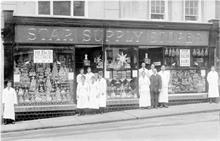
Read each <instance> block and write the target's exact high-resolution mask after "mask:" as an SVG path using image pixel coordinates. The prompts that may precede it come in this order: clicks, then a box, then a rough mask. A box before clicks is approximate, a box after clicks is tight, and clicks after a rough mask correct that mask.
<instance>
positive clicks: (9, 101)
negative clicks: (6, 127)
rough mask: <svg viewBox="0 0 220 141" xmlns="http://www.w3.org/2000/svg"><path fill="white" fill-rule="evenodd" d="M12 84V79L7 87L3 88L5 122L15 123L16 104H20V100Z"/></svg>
mask: <svg viewBox="0 0 220 141" xmlns="http://www.w3.org/2000/svg"><path fill="white" fill-rule="evenodd" d="M11 85H12V83H11V81H8V82H7V87H6V88H5V89H4V90H3V94H2V104H3V119H4V124H9V123H14V121H15V107H14V106H15V104H18V102H17V95H16V92H15V90H14V89H13V88H12V87H11Z"/></svg>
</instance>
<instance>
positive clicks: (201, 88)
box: [168, 69, 206, 94]
mask: <svg viewBox="0 0 220 141" xmlns="http://www.w3.org/2000/svg"><path fill="white" fill-rule="evenodd" d="M168 90H169V94H174V93H190V92H191V93H201V92H205V91H206V80H205V77H202V76H201V73H200V71H198V70H185V69H183V70H171V71H170V82H169V86H168Z"/></svg>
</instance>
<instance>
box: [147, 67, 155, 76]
mask: <svg viewBox="0 0 220 141" xmlns="http://www.w3.org/2000/svg"><path fill="white" fill-rule="evenodd" d="M153 69H155V65H154V64H151V66H150V70H149V71H148V72H149V76H151V75H152V74H154V72H153Z"/></svg>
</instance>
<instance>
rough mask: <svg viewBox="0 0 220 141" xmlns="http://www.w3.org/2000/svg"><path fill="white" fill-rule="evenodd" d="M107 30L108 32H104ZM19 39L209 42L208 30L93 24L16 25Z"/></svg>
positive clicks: (194, 43)
mask: <svg viewBox="0 0 220 141" xmlns="http://www.w3.org/2000/svg"><path fill="white" fill-rule="evenodd" d="M104 33H105V34H106V35H105V36H104ZM15 34H16V36H15V41H16V42H18V43H71V44H73V43H75V44H77V43H79V44H81V43H86V44H90V43H92V44H100V43H102V42H103V40H104V39H105V42H106V44H109V45H128V44H129V45H191V46H198V45H203V46H207V45H208V43H209V42H208V41H209V40H208V39H209V32H208V31H187V30H159V29H158V30H151V29H125V28H124V29H121V28H120V29H119V28H108V29H106V32H104V28H90V27H53V26H25V25H18V26H16V32H15Z"/></svg>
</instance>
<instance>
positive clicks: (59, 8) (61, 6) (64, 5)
mask: <svg viewBox="0 0 220 141" xmlns="http://www.w3.org/2000/svg"><path fill="white" fill-rule="evenodd" d="M53 14H54V15H64V16H70V1H54V2H53Z"/></svg>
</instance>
